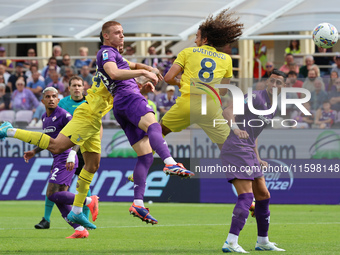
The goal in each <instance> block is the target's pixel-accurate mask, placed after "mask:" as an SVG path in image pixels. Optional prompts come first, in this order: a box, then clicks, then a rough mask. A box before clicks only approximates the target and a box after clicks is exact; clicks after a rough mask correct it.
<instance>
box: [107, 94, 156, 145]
mask: <svg viewBox="0 0 340 255" xmlns="http://www.w3.org/2000/svg"><path fill="white" fill-rule="evenodd" d="M148 112H153V110H152V107H151V106H149V105H148V102H147V101H146V99H145V97H144V96H142V95H141V94H130V95H128V96H125V97H120V98H119V99H118V100H116V98H115V100H114V102H113V113H114V115H115V118H116V120H117V121H118V123H119V125H120V126H121V127H122V129H123V130H124V132H125V135H126V136H127V138H128V139H129V142H130V144H131V145H134V144H135V143H137V142H138V141H140V140H141V139H142V138H143V137H144V136H145V135H146V133H145V132H144V131H143V130H141V129H140V128H139V127H138V124H139V121H140V119H141V117H143V116H144V115H145V114H147V113H148Z"/></svg>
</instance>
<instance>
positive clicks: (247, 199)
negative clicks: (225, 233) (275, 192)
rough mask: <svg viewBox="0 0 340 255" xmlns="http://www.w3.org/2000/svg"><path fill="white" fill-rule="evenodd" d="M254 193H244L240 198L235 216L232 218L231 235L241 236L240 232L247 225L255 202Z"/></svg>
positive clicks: (235, 209) (235, 208)
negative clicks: (251, 207)
mask: <svg viewBox="0 0 340 255" xmlns="http://www.w3.org/2000/svg"><path fill="white" fill-rule="evenodd" d="M253 198H254V195H253V193H243V194H241V195H239V196H238V198H237V202H236V205H235V207H234V211H233V216H232V218H231V225H230V231H229V233H231V234H234V235H237V236H238V235H239V234H240V231H241V230H242V229H243V227H244V225H245V224H246V221H247V218H248V215H249V208H250V206H251V203H252V202H253Z"/></svg>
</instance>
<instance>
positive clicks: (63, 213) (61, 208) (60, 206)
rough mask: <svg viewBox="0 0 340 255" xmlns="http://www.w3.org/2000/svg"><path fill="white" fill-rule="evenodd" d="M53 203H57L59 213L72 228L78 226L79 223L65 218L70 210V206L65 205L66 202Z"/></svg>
mask: <svg viewBox="0 0 340 255" xmlns="http://www.w3.org/2000/svg"><path fill="white" fill-rule="evenodd" d="M56 193H59V192H56ZM54 194H55V193H54ZM55 204H56V205H57V207H58V209H59V211H60V213H61V216H62V217H63V218H64V220H65V221H66V222H67V223H68V224H69V225H70V226H71V227H72V228H74V229H76V228H77V227H79V226H80V225H79V224H75V223H72V222H69V221H68V220H67V214H68V213H69V212H70V211H71V209H72V206H70V205H66V204H61V203H56V202H55Z"/></svg>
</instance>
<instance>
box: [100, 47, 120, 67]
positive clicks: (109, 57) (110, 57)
mask: <svg viewBox="0 0 340 255" xmlns="http://www.w3.org/2000/svg"><path fill="white" fill-rule="evenodd" d="M116 58H117V54H116V53H115V52H114V51H113V50H110V49H106V50H103V52H102V54H101V59H102V60H103V61H102V64H103V66H104V65H105V63H107V62H117V61H116Z"/></svg>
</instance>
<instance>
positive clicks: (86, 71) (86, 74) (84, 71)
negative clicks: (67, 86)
mask: <svg viewBox="0 0 340 255" xmlns="http://www.w3.org/2000/svg"><path fill="white" fill-rule="evenodd" d="M79 77H81V78H82V79H83V80H84V81H86V82H87V83H88V84H89V85H90V86H92V82H93V81H92V78H93V75H92V74H90V68H89V66H82V68H81V69H80V75H79Z"/></svg>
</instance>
